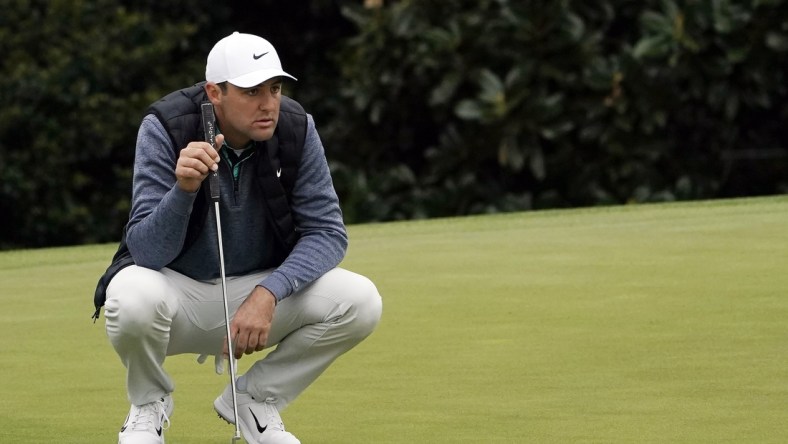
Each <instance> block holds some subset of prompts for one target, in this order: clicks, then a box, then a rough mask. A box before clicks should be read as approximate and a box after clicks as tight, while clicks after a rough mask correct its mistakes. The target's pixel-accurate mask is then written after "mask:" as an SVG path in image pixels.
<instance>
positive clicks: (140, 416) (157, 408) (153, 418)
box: [129, 399, 170, 431]
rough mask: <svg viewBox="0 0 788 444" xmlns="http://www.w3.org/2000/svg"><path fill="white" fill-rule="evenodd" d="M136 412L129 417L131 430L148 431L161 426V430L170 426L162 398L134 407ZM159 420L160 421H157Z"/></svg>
mask: <svg viewBox="0 0 788 444" xmlns="http://www.w3.org/2000/svg"><path fill="white" fill-rule="evenodd" d="M136 409H137V411H136V414H135V415H134V416H133V417H132V418H131V424H130V426H129V429H130V430H131V431H149V430H154V429H156V428H157V426H158V425H160V426H161V428H162V430H167V429H169V428H170V418H169V417H168V416H167V409H166V408H165V406H164V399H159V400H158V401H154V402H150V403H148V404H144V405H141V406H139V407H136ZM159 421H161V423H159Z"/></svg>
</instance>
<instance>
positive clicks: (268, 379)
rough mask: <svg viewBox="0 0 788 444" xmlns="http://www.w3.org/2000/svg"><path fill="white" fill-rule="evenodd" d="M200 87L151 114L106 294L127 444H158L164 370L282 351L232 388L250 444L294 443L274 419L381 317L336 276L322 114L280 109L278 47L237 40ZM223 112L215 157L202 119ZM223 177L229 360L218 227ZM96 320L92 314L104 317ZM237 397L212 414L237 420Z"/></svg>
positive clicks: (370, 287)
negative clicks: (176, 358) (214, 206)
mask: <svg viewBox="0 0 788 444" xmlns="http://www.w3.org/2000/svg"><path fill="white" fill-rule="evenodd" d="M205 79H206V82H203V83H200V84H198V85H195V86H193V87H189V88H185V89H182V90H179V91H176V92H174V93H171V94H169V95H167V96H166V97H164V98H162V99H160V100H159V101H157V102H155V103H154V104H153V105H151V107H150V109H149V110H148V113H147V115H146V116H145V117H144V118H143V120H142V124H141V126H140V129H139V133H138V137H137V145H136V154H135V160H134V176H133V195H132V202H131V212H130V218H129V222H128V224H127V225H126V229H125V232H124V238H123V241H122V242H121V246H120V248H119V250H118V253H117V254H116V255H115V258H114V259H113V263H112V265H111V266H110V267H109V269H108V271H107V273H106V274H105V275H104V276H102V278H101V280H100V281H99V285H98V287H97V292H96V298H97V299H96V300H97V307H99V308H100V307H101V304H102V303H103V302H104V298H106V303H105V316H106V329H107V335H108V336H109V340H110V342H111V343H112V346H113V347H114V348H115V351H116V352H117V353H118V355H119V356H120V360H121V362H122V363H123V365H124V366H125V367H126V369H127V379H126V387H127V391H128V398H129V401H130V402H131V410H130V411H129V414H128V417H127V418H126V420H125V421H124V422H123V425H122V427H121V428H120V433H119V442H120V443H122V444H142V443H145V444H147V443H163V442H164V435H163V431H164V430H166V428H167V427H168V426H169V424H170V421H171V418H172V416H173V406H174V403H173V392H174V390H175V384H174V382H173V380H172V379H171V377H170V375H169V374H168V373H167V372H166V371H165V370H164V367H163V364H164V361H165V358H166V357H167V356H171V355H176V354H181V353H193V354H197V355H203V358H204V356H205V355H213V356H215V357H217V371H218V369H219V366H220V365H221V362H222V356H223V355H229V354H232V355H234V356H235V357H236V358H241V357H242V356H243V355H244V354H247V355H249V354H253V353H255V352H259V351H261V350H263V349H267V348H270V347H273V346H276V349H275V350H274V351H272V352H270V353H269V354H268V355H267V356H265V358H263V359H260V360H258V361H257V362H255V363H254V364H253V365H252V366H251V368H250V369H249V371H248V372H247V373H245V374H244V375H240V376H239V377H238V378H237V380H236V390H237V410H238V422H239V424H238V426H239V427H240V431H241V432H242V434H243V436H244V438H245V439H246V440H247V441H248V442H253V443H267V444H268V443H270V444H284V443H288V444H289V443H298V442H299V440H298V439H297V438H296V437H295V436H294V435H293V434H291V433H289V432H287V431H285V427H284V425H283V424H282V420H281V417H280V412H281V411H282V410H283V409H284V408H285V407H286V406H287V405H288V404H289V403H290V402H292V401H293V400H294V399H295V398H296V397H297V396H298V395H299V394H300V393H301V392H302V391H303V390H304V389H306V388H307V387H308V386H309V385H310V384H311V383H312V382H313V381H315V379H316V378H317V377H318V376H320V374H321V373H322V372H323V371H324V370H325V369H326V368H327V367H328V366H329V365H331V363H332V362H333V361H334V360H335V359H336V358H338V357H339V356H340V355H342V354H343V353H345V352H346V351H348V350H350V349H351V348H353V347H354V346H355V345H356V344H358V343H359V342H361V341H362V340H363V339H364V338H366V337H367V336H368V335H369V334H370V333H372V331H373V329H374V328H375V326H376V325H377V323H378V321H379V320H380V316H381V310H382V304H381V298H380V295H379V293H378V291H377V289H376V287H375V285H374V284H373V283H372V282H370V280H369V279H367V278H366V277H364V276H361V275H358V274H355V273H353V272H350V271H347V270H344V269H342V268H338V267H337V266H338V264H339V263H340V261H341V260H342V259H343V257H344V255H345V251H346V248H347V243H348V239H347V233H346V231H345V226H344V223H343V221H342V212H341V210H340V207H339V202H338V199H337V195H336V192H335V190H334V187H333V184H332V181H331V176H330V174H329V169H328V164H327V161H326V157H325V153H324V150H323V146H322V144H321V142H320V138H319V136H318V133H317V131H316V129H315V123H314V121H313V119H312V116H311V115H309V114H307V113H306V112H305V111H304V110H303V108H302V107H301V105H299V104H298V103H297V102H295V101H293V100H291V99H289V98H287V97H285V96H283V95H282V82H283V80H285V79H293V80H295V79H294V78H293V77H292V76H291V75H290V74H288V73H286V72H284V71H283V70H282V66H281V63H280V61H279V57H278V55H277V52H276V50H275V49H274V47H273V46H272V45H271V44H270V43H269V42H268V41H266V40H264V39H263V38H260V37H257V36H254V35H249V34H241V33H233V34H232V35H230V36H228V37H225V38H224V39H222V40H220V41H219V42H218V43H217V44H216V45H215V46H214V47H213V49H212V50H211V52H210V53H209V54H208V60H207V65H206V69H205ZM208 101H209V102H210V103H211V104H213V108H214V111H215V116H216V128H215V130H216V134H217V136H216V144H215V145H216V147H214V146H212V145H210V144H209V143H206V142H204V141H203V140H204V135H203V134H204V133H203V124H202V123H201V118H200V107H201V104H202V103H204V102H208ZM214 171H215V172H217V173H218V178H219V182H220V190H221V200H220V218H221V227H222V228H221V229H222V233H221V236H222V240H223V246H224V248H223V250H224V258H225V266H226V275H227V279H226V292H227V301H228V305H229V313H230V315H231V319H232V321H231V323H230V331H231V332H232V333H231V334H232V338H231V339H232V344H233V348H234V350H228V349H227V342H228V341H227V334H226V325H225V320H224V319H225V318H224V307H223V297H222V285H221V279H220V258H219V253H218V247H217V241H218V235H217V228H216V227H217V225H216V220H215V216H214V213H213V212H212V211H210V209H211V206H210V205H209V203H208V202H209V199H210V196H209V195H208V191H207V190H206V189H207V188H208V186H207V185H208V181H207V180H205V179H206V177H208V175H209V174H212V173H213V172H214ZM97 313H98V312H97ZM231 392H232V391H231V384H228V385H227V388H226V389H225V390H224V392H223V393H221V394H219V396H218V397H217V398H216V400H215V401H214V408H215V410H216V412H217V413H218V414H219V416H220V417H222V418H224V419H225V420H227V421H228V422H231V423H234V422H235V415H234V413H233V396H232V393H231Z"/></svg>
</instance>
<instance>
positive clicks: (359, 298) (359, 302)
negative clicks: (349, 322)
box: [352, 276, 383, 339]
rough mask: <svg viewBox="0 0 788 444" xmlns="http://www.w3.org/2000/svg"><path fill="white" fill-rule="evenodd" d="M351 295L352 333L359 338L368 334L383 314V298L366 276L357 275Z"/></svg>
mask: <svg viewBox="0 0 788 444" xmlns="http://www.w3.org/2000/svg"><path fill="white" fill-rule="evenodd" d="M354 287H355V288H354V291H353V293H354V295H353V309H352V311H353V314H354V316H353V333H354V336H356V337H357V338H359V339H363V338H365V337H367V336H369V335H370V334H371V333H372V332H373V331H374V330H375V327H377V325H378V323H379V322H380V318H381V316H382V314H383V299H382V298H381V296H380V293H379V292H378V289H377V287H376V286H375V284H374V283H372V281H370V280H369V279H367V278H366V277H363V276H359V282H358V283H357V285H356V286H354Z"/></svg>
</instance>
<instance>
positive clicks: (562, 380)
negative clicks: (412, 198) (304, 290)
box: [0, 196, 788, 444]
mask: <svg viewBox="0 0 788 444" xmlns="http://www.w3.org/2000/svg"><path fill="white" fill-rule="evenodd" d="M787 224H788V197H784V196H782V197H773V198H762V199H737V200H726V201H710V202H695V203H680V204H660V205H639V206H626V207H608V208H595V209H582V210H562V211H541V212H528V213H516V214H506V215H494V216H479V217H464V218H453V219H438V220H428V221H417V222H399V223H386V224H369V225H358V226H351V227H350V228H349V229H350V236H351V247H350V250H349V252H348V257H347V259H346V260H345V262H344V263H343V266H344V267H346V268H349V269H352V270H354V271H357V272H359V273H362V274H365V275H367V276H369V277H370V278H371V279H372V280H373V281H375V282H376V284H377V285H378V288H379V289H380V291H381V293H382V295H383V297H384V315H383V320H382V322H381V324H380V326H379V328H378V330H377V331H376V332H375V333H374V334H373V335H372V336H371V337H370V338H369V339H368V340H367V341H365V342H364V343H362V344H361V345H360V346H359V347H358V348H357V349H355V350H354V351H352V352H351V353H349V354H348V355H346V356H344V357H342V358H341V359H340V360H339V361H337V362H336V363H335V365H334V366H332V367H331V368H330V369H329V370H328V371H327V372H326V374H325V375H323V377H321V378H320V379H319V380H318V381H317V382H316V383H315V384H314V385H313V386H312V387H310V388H309V389H308V390H307V391H306V392H305V393H304V394H303V395H302V397H301V398H299V399H298V400H296V401H295V402H294V403H293V404H292V406H291V407H290V408H289V409H288V410H286V411H285V412H284V415H283V416H284V419H285V423H286V424H287V426H288V429H290V430H291V431H293V432H294V433H296V435H297V436H299V437H300V438H301V440H302V441H303V442H304V443H337V444H338V443H365V444H368V443H457V442H469V443H470V442H473V443H488V442H490V443H492V442H501V443H504V442H506V443H530V442H540V443H541V442H572V443H578V442H584V443H634V442H637V443H665V442H671V443H697V442H758V443H769V442H773V443H778V442H784V441H785V437H786V436H788V425H787V424H788V422H786V420H785V406H786V405H788V365H787V363H786V356H788V354H786V352H788V323H787V322H786V320H787V319H788V273H786V264H788V237H787V236H786V233H788V230H787V229H786V226H787ZM114 248H115V246H114V245H94V246H85V247H72V248H55V249H42V250H21V251H10V252H2V253H0V304H2V310H0V337H2V338H3V339H2V347H0V375H2V378H0V393H2V394H3V402H1V403H0V442H8V443H12V442H13V443H16V442H24V443H38V442H42V443H43V442H53V441H54V442H59V443H94V442H95V443H107V442H114V441H113V440H115V439H117V438H116V433H117V430H118V428H119V427H120V425H121V423H122V422H123V419H124V418H125V415H126V413H127V411H128V405H127V404H126V401H125V389H124V369H123V367H122V365H121V364H120V362H119V360H118V359H117V357H116V355H115V354H114V352H113V351H112V348H111V346H110V345H109V343H108V341H107V339H106V335H105V333H104V326H103V320H104V318H103V315H102V318H101V320H100V321H99V323H97V324H95V325H94V324H92V323H91V321H90V315H91V314H92V305H91V297H92V292H93V288H94V286H95V280H96V278H97V277H98V275H99V274H100V273H101V272H102V271H103V269H104V267H106V265H107V261H108V259H109V257H110V256H111V255H112V253H113V251H114ZM250 363H251V362H250V360H249V357H245V358H244V359H243V360H242V361H241V364H240V367H241V369H242V370H243V369H245V368H247V367H248V365H249V364H250ZM167 368H168V370H169V371H170V372H171V373H172V375H173V377H174V378H175V381H176V383H177V386H178V388H177V390H176V393H175V396H176V397H175V402H176V410H175V415H174V416H173V422H172V427H171V429H170V430H169V431H168V432H167V442H168V443H169V444H177V443H205V442H229V440H230V437H231V436H232V431H233V428H232V427H231V426H228V425H227V424H225V423H224V422H222V421H220V420H219V419H217V418H216V417H215V414H214V413H213V409H212V401H213V399H214V397H215V396H216V395H217V394H218V393H219V392H220V391H221V390H222V388H223V387H224V385H225V384H226V383H227V379H226V375H223V376H217V375H215V374H214V373H213V366H212V364H211V363H206V364H205V365H202V366H201V365H197V364H196V363H195V357H193V356H177V357H173V358H170V359H168V362H167Z"/></svg>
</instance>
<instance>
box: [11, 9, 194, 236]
mask: <svg viewBox="0 0 788 444" xmlns="http://www.w3.org/2000/svg"><path fill="white" fill-rule="evenodd" d="M129 3H135V5H134V6H133V7H132V6H131V5H129V6H128V7H124V6H121V5H119V4H118V2H115V1H110V0H78V1H74V0H52V1H50V0H39V1H21V0H20V1H8V0H6V1H4V2H3V5H2V15H0V53H2V54H3V57H2V69H0V71H2V73H3V83H4V84H3V88H2V89H1V90H0V101H1V102H2V104H3V106H2V107H0V171H2V184H1V185H0V213H2V215H3V216H2V222H0V230H1V231H2V236H1V237H0V246H10V245H25V246H44V245H63V244H75V243H84V242H96V241H99V240H107V239H116V238H118V235H119V233H120V227H122V224H123V223H124V220H125V219H126V218H127V216H128V208H129V206H128V200H129V194H130V193H129V191H130V184H131V182H130V177H131V168H130V167H131V162H132V159H133V153H134V139H135V134H136V130H137V126H138V125H139V121H140V119H141V117H142V112H143V110H144V109H145V107H146V106H147V104H148V103H150V102H151V101H152V100H153V99H155V98H156V97H157V96H158V95H159V94H160V93H161V91H163V90H166V89H168V88H170V87H175V86H176V85H182V84H184V83H186V84H188V83H189V82H194V81H195V78H194V75H193V73H194V72H199V69H200V68H199V67H200V65H201V63H200V59H201V58H202V57H204V56H203V55H202V54H203V53H204V50H202V49H200V50H199V52H196V54H199V55H200V57H197V58H195V57H193V52H195V48H194V47H193V44H194V41H193V36H194V35H195V33H196V32H197V30H198V29H199V27H200V25H201V24H202V23H201V21H200V20H199V18H198V17H197V16H196V15H193V14H187V13H188V11H189V9H186V8H185V7H184V6H185V5H184V6H178V5H176V3H181V2H173V1H169V2H161V1H159V2H152V1H151V2H129ZM152 5H157V6H156V9H161V10H162V11H163V10H164V9H167V6H168V5H169V6H170V12H171V14H166V15H164V14H162V15H157V14H156V11H154V8H153V7H152ZM176 13H177V14H176ZM174 16H180V19H179V20H173V19H172V17H174ZM196 80H199V78H197V79H196Z"/></svg>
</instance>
